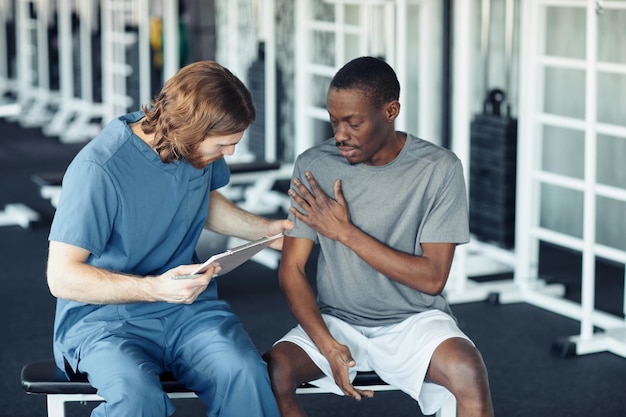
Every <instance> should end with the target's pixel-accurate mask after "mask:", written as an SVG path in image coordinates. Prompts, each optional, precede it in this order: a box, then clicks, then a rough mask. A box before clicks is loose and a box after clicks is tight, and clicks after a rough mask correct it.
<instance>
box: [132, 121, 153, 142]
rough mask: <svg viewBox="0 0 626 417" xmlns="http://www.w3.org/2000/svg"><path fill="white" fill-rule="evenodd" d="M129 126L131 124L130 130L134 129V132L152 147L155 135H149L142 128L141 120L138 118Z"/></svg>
mask: <svg viewBox="0 0 626 417" xmlns="http://www.w3.org/2000/svg"><path fill="white" fill-rule="evenodd" d="M129 126H130V130H132V131H133V133H134V134H135V135H137V137H138V138H139V139H141V140H142V141H144V142H145V143H146V144H147V145H148V146H149V147H151V148H152V144H153V142H154V135H153V134H152V135H148V134H146V133H144V131H143V129H142V128H141V120H138V121H136V122H134V123H130V124H129Z"/></svg>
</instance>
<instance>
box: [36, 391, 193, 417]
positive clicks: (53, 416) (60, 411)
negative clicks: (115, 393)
mask: <svg viewBox="0 0 626 417" xmlns="http://www.w3.org/2000/svg"><path fill="white" fill-rule="evenodd" d="M167 396H168V397H170V398H172V399H178V398H198V396H197V395H196V394H195V393H194V392H172V393H168V394H167ZM88 401H104V399H103V398H102V397H101V396H99V395H97V394H47V395H46V404H47V407H48V417H65V404H66V403H71V402H74V403H78V402H79V403H85V402H88Z"/></svg>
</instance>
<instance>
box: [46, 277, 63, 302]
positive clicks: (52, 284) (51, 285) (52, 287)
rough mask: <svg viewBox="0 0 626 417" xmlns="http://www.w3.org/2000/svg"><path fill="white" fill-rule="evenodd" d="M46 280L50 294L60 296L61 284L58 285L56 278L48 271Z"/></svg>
mask: <svg viewBox="0 0 626 417" xmlns="http://www.w3.org/2000/svg"><path fill="white" fill-rule="evenodd" d="M47 281H48V290H49V291H50V294H52V295H53V296H54V297H56V298H62V297H61V294H62V291H61V286H60V285H59V283H58V280H57V279H55V278H54V277H53V276H52V275H50V274H49V273H48V277H47Z"/></svg>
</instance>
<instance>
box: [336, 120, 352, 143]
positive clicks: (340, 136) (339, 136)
mask: <svg viewBox="0 0 626 417" xmlns="http://www.w3.org/2000/svg"><path fill="white" fill-rule="evenodd" d="M334 134H335V141H336V142H338V143H339V142H344V141H346V140H348V139H349V135H348V132H346V129H345V128H344V127H342V124H341V123H339V124H337V125H336V126H335V127H334Z"/></svg>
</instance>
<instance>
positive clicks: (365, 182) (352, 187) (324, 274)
mask: <svg viewBox="0 0 626 417" xmlns="http://www.w3.org/2000/svg"><path fill="white" fill-rule="evenodd" d="M307 170H308V171H311V172H312V173H313V175H314V176H315V178H316V179H317V181H318V182H319V185H320V187H321V188H322V189H323V190H324V192H325V193H326V194H328V195H329V196H331V197H334V191H333V183H334V182H335V180H337V179H340V180H341V184H342V190H343V194H344V196H345V198H346V201H347V203H348V208H349V210H350V216H351V219H352V222H353V223H354V224H355V225H356V226H357V227H359V228H360V229H361V230H363V231H364V232H365V233H367V234H369V235H370V236H372V237H374V238H376V239H377V240H379V241H380V242H383V243H385V244H386V245H388V246H390V247H392V248H394V249H396V250H399V251H402V252H405V253H411V254H414V255H418V256H419V255H421V254H422V248H421V246H420V243H421V242H426V243H442V242H449V243H467V242H468V241H469V225H468V217H467V196H466V191H465V181H464V178H463V168H462V165H461V161H460V160H459V159H458V158H457V156H456V155H455V154H453V153H452V152H450V151H449V150H447V149H444V148H441V147H439V146H436V145H434V144H432V143H430V142H427V141H424V140H422V139H418V138H416V137H414V136H412V135H407V140H406V143H405V145H404V147H403V148H402V151H401V152H400V154H398V156H397V157H396V158H395V159H394V160H393V161H392V162H390V163H389V164H387V165H383V166H370V165H364V164H356V165H351V164H350V163H349V162H348V161H347V160H346V159H345V158H344V157H343V156H341V154H340V153H339V151H338V149H337V147H336V146H335V140H334V139H329V140H327V141H325V142H324V143H322V144H320V145H317V146H315V147H313V148H311V149H309V150H307V151H305V152H304V153H302V154H301V155H300V156H299V157H298V158H297V160H296V163H295V166H294V174H293V175H294V177H296V178H299V179H301V180H302V182H303V183H304V184H307V182H306V179H305V178H304V172H305V171H307ZM292 204H294V205H295V203H294V202H293V201H292ZM296 207H297V205H296ZM290 217H291V219H292V220H293V221H294V228H293V230H292V231H290V232H289V233H288V235H290V236H293V237H302V238H306V239H310V240H313V241H314V242H316V243H319V245H320V254H319V257H318V264H317V300H318V304H319V307H320V310H321V312H322V313H325V314H330V315H333V316H336V317H338V318H340V319H342V320H344V321H346V322H348V323H351V324H355V325H363V326H380V325H386V324H392V323H398V322H400V321H402V320H404V319H406V318H407V317H409V316H411V315H413V314H415V313H419V312H423V311H427V310H431V309H439V310H442V311H444V312H446V313H448V314H450V315H452V312H451V311H450V307H449V305H448V303H447V301H446V300H445V298H444V297H443V296H441V295H438V296H430V295H427V294H424V293H421V292H419V291H417V290H415V289H413V288H410V287H408V286H406V285H403V284H400V283H398V282H396V281H393V280H391V279H389V278H387V277H385V276H384V275H382V274H380V273H379V272H377V271H376V270H375V269H373V268H372V267H371V266H369V265H368V264H367V263H366V262H365V261H364V260H363V259H361V258H360V257H359V256H357V255H356V254H355V253H354V252H353V251H352V250H350V249H348V248H347V247H346V246H344V245H342V244H341V243H339V242H337V241H334V240H331V239H328V238H325V237H323V236H321V235H319V234H318V233H316V232H315V231H314V230H312V229H310V228H309V227H308V226H306V225H305V224H304V223H302V222H300V221H298V220H297V219H295V217H294V216H293V215H291V216H290Z"/></svg>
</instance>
